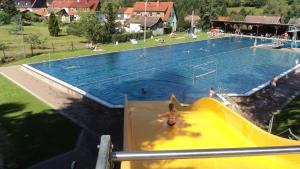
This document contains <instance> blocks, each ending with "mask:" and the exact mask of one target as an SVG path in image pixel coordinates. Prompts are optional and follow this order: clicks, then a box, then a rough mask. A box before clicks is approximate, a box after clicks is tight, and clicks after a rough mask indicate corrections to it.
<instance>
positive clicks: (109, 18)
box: [105, 3, 117, 35]
mask: <svg viewBox="0 0 300 169" xmlns="http://www.w3.org/2000/svg"><path fill="white" fill-rule="evenodd" d="M105 11H106V12H105V18H106V23H105V24H106V28H107V32H109V34H110V35H113V34H115V33H116V27H117V24H116V18H117V13H116V11H115V10H114V8H113V5H112V3H108V5H107V9H105Z"/></svg>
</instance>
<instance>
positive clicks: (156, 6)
mask: <svg viewBox="0 0 300 169" xmlns="http://www.w3.org/2000/svg"><path fill="white" fill-rule="evenodd" d="M145 3H146V2H136V3H135V5H134V7H133V11H134V12H144V11H145ZM173 6H174V2H159V1H158V2H147V7H146V11H147V12H164V13H165V16H164V17H163V18H162V20H163V21H167V20H168V19H169V18H170V15H171V10H172V7H173Z"/></svg>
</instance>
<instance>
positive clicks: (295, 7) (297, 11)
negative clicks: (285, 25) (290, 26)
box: [288, 0, 300, 19]
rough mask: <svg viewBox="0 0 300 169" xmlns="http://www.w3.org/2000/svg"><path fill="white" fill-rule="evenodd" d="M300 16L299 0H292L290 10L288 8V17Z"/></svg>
mask: <svg viewBox="0 0 300 169" xmlns="http://www.w3.org/2000/svg"><path fill="white" fill-rule="evenodd" d="M299 17H300V1H299V0H293V3H292V4H291V10H289V14H288V18H289V19H292V18H299Z"/></svg>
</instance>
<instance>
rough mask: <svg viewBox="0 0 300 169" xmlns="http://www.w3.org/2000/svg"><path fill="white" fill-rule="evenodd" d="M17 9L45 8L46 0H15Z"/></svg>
mask: <svg viewBox="0 0 300 169" xmlns="http://www.w3.org/2000/svg"><path fill="white" fill-rule="evenodd" d="M15 4H16V8H17V9H18V10H30V11H32V10H33V9H37V8H47V0H15Z"/></svg>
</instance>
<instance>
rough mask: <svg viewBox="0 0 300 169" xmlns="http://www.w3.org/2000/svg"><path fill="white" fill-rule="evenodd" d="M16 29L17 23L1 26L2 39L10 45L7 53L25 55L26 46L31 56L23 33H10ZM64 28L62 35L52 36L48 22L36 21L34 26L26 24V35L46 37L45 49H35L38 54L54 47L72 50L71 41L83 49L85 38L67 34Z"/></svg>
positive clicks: (55, 48) (77, 47)
mask: <svg viewBox="0 0 300 169" xmlns="http://www.w3.org/2000/svg"><path fill="white" fill-rule="evenodd" d="M15 29H16V25H14V24H10V25H3V26H0V37H1V39H0V41H2V42H5V43H6V45H8V47H9V48H8V49H7V50H6V55H10V56H16V57H23V53H24V52H23V51H24V46H25V53H26V55H27V56H30V54H31V52H30V45H29V44H26V43H23V36H22V35H21V34H10V31H11V30H15ZM62 30H63V31H62V33H61V36H59V37H51V36H49V31H48V27H47V24H39V23H36V24H34V25H32V26H24V34H25V35H24V36H26V35H28V34H38V35H39V36H40V39H46V43H45V44H44V46H45V49H35V50H34V54H37V55H38V54H40V53H45V52H49V51H53V47H54V51H66V50H70V49H71V45H72V44H71V43H73V46H74V48H75V49H83V48H84V47H85V41H86V39H85V38H83V37H77V36H72V35H67V34H66V33H65V27H63V28H62ZM2 56H3V54H2V52H1V54H0V57H2Z"/></svg>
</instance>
